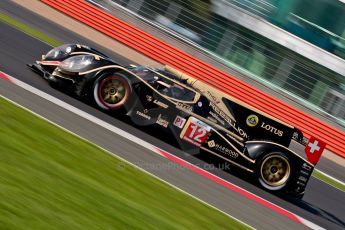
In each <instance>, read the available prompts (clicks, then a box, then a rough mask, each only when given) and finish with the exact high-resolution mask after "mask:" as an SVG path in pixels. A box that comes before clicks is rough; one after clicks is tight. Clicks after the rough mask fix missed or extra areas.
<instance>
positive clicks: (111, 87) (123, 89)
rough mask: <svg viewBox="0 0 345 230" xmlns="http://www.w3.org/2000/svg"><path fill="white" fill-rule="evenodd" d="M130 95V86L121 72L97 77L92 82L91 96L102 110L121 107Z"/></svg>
mask: <svg viewBox="0 0 345 230" xmlns="http://www.w3.org/2000/svg"><path fill="white" fill-rule="evenodd" d="M130 95H131V86H130V84H129V82H128V80H127V79H126V77H125V76H124V75H123V74H121V73H115V74H113V75H106V76H102V77H100V78H98V79H97V80H96V82H95V84H94V88H93V97H94V100H95V102H96V104H97V105H98V106H99V107H100V108H102V109H104V110H108V111H110V110H118V109H122V108H123V107H124V105H125V103H126V102H127V101H128V99H129V97H130Z"/></svg>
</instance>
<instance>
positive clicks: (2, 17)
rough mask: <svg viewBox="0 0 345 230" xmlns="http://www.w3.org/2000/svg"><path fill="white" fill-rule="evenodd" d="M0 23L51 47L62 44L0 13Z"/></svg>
mask: <svg viewBox="0 0 345 230" xmlns="http://www.w3.org/2000/svg"><path fill="white" fill-rule="evenodd" d="M0 22H4V23H6V24H8V25H10V26H12V27H14V28H16V29H18V30H20V31H22V32H24V33H26V34H28V35H30V36H32V37H34V38H36V39H38V40H40V41H42V42H45V43H47V44H49V45H51V46H60V45H62V42H60V41H58V40H56V39H54V38H51V37H49V36H48V35H46V34H44V33H42V32H40V31H38V30H36V29H34V28H32V27H30V26H28V25H26V24H24V23H22V22H19V21H17V20H15V19H14V18H11V17H9V16H8V15H6V14H4V13H1V12H0Z"/></svg>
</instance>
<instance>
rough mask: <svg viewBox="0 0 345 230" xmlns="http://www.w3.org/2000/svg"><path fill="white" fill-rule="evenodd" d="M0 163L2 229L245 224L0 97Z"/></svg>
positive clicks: (239, 226)
mask: <svg viewBox="0 0 345 230" xmlns="http://www.w3.org/2000/svg"><path fill="white" fill-rule="evenodd" d="M138 154H140V153H138ZM0 164H1V165H0V197H1V199H0V229H16V230H18V229H25V230H28V229H35V230H39V229H44V230H47V229H59V230H61V229H64V230H67V229H73V230H77V229H106V230H108V229H109V230H110V229H184V228H185V229H231V228H233V229H246V228H247V227H246V226H244V225H242V224H241V223H239V222H237V221H236V220H233V219H231V218H229V217H228V216H226V215H224V214H223V213H221V212H219V211H217V210H215V209H213V208H211V207H209V206H207V205H205V204H203V203H201V202H199V201H197V200H196V199H194V198H192V197H190V196H188V195H186V194H184V193H182V192H180V191H178V190H176V189H174V188H172V187H171V186H169V185H167V184H165V183H163V182H161V181H159V180H157V179H156V178H154V177H152V176H150V175H148V174H146V173H143V172H142V171H140V170H138V169H136V168H134V167H132V166H131V165H129V164H127V163H125V162H123V161H121V160H119V159H117V158H115V157H113V156H111V155H109V154H107V153H105V152H104V151H102V150H100V149H99V148H97V147H96V146H94V145H92V144H90V143H88V142H86V141H83V140H81V139H79V138H77V137H75V136H73V135H72V134H69V133H67V132H65V131H63V130H62V129H60V128H58V127H56V126H54V125H52V124H50V123H48V122H46V121H44V120H42V119H40V118H38V117H36V116H34V115H32V114H31V113H29V112H27V111H25V110H23V109H20V108H18V107H16V106H14V105H13V104H10V103H9V102H7V101H5V100H4V99H2V98H0Z"/></svg>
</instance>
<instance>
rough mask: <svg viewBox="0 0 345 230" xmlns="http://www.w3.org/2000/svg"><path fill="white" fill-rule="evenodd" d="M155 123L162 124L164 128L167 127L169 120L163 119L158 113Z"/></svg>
mask: <svg viewBox="0 0 345 230" xmlns="http://www.w3.org/2000/svg"><path fill="white" fill-rule="evenodd" d="M156 123H157V124H159V125H161V126H163V127H164V128H167V127H168V125H169V122H168V121H167V120H165V119H163V118H162V115H161V114H159V116H158V118H157V121H156Z"/></svg>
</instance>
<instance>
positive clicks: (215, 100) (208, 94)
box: [206, 91, 220, 104]
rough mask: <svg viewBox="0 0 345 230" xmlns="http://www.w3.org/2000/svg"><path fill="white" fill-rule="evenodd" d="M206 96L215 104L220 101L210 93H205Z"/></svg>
mask: <svg viewBox="0 0 345 230" xmlns="http://www.w3.org/2000/svg"><path fill="white" fill-rule="evenodd" d="M206 95H207V96H208V97H209V98H210V99H211V100H212V101H213V102H214V103H216V104H218V103H219V102H220V101H219V100H218V98H217V97H216V96H214V95H213V94H212V93H211V92H210V91H206Z"/></svg>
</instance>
